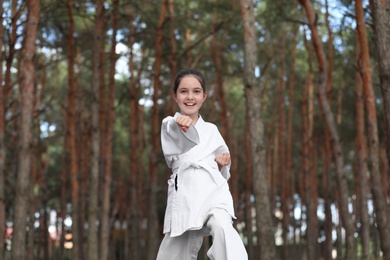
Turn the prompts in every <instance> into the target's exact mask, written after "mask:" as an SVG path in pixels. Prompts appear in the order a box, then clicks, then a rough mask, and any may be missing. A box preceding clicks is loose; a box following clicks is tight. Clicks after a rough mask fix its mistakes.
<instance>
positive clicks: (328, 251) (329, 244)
mask: <svg viewBox="0 0 390 260" xmlns="http://www.w3.org/2000/svg"><path fill="white" fill-rule="evenodd" d="M324 136H325V137H324V151H323V164H324V170H323V177H322V190H323V197H324V200H325V204H324V208H325V209H324V211H325V223H324V229H325V242H324V257H325V260H331V259H333V257H332V251H333V241H332V232H333V222H332V211H331V205H332V188H333V185H332V181H331V180H332V179H333V178H331V170H330V165H331V162H332V151H331V144H330V139H329V131H327V130H326V129H324Z"/></svg>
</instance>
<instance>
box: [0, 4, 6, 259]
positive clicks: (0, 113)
mask: <svg viewBox="0 0 390 260" xmlns="http://www.w3.org/2000/svg"><path fill="white" fill-rule="evenodd" d="M3 2H4V1H3V0H1V1H0V35H3V28H4V26H3V12H4V10H3ZM2 49H3V37H0V50H2ZM0 60H1V61H2V60H3V52H2V51H1V52H0ZM0 82H1V86H0V260H4V254H5V251H4V249H5V247H4V245H5V239H4V238H5V236H4V235H3V234H5V189H4V184H5V178H4V175H5V169H4V168H5V154H6V150H5V143H4V140H5V100H6V96H5V93H4V87H3V85H2V84H3V66H1V67H0Z"/></svg>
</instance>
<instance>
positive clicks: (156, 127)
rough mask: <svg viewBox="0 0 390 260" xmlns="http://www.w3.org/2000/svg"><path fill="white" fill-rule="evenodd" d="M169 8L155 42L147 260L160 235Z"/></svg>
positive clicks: (152, 255)
mask: <svg viewBox="0 0 390 260" xmlns="http://www.w3.org/2000/svg"><path fill="white" fill-rule="evenodd" d="M166 9H167V1H166V0H164V1H163V2H162V3H161V9H160V17H159V21H158V26H157V32H156V42H155V46H156V47H155V50H156V54H155V62H154V82H153V97H152V98H153V107H152V115H151V121H152V122H151V134H152V138H151V140H152V151H151V153H150V156H149V167H150V193H149V196H150V198H149V209H148V210H149V213H148V240H147V242H148V245H147V255H146V260H154V259H155V258H156V255H157V250H158V244H159V241H160V239H159V238H160V236H158V232H157V230H159V229H158V220H157V209H156V191H157V164H158V159H157V158H158V154H159V153H160V124H161V122H160V118H159V105H158V99H159V98H160V89H161V80H160V74H161V64H162V58H163V57H162V54H163V49H162V47H163V46H162V43H163V39H164V34H163V27H164V20H165V13H166Z"/></svg>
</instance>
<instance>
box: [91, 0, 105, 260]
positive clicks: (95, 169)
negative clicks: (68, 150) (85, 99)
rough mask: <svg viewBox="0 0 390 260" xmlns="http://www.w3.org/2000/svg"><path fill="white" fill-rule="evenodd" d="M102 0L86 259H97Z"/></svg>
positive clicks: (95, 57) (94, 78) (94, 70)
mask: <svg viewBox="0 0 390 260" xmlns="http://www.w3.org/2000/svg"><path fill="white" fill-rule="evenodd" d="M104 14H105V12H104V0H98V1H97V2H96V16H95V32H94V46H93V57H92V59H93V65H92V66H93V67H92V104H91V117H92V119H91V131H92V136H91V137H92V140H91V158H90V167H91V168H90V175H89V188H88V191H89V196H88V198H89V200H88V259H90V260H96V259H99V256H98V255H99V249H98V232H97V229H98V227H97V220H98V210H99V209H98V197H99V193H98V184H99V156H100V151H99V150H100V149H99V148H100V129H99V101H100V98H101V97H100V95H99V91H100V84H103V82H100V73H101V70H100V68H101V66H102V62H103V61H102V60H101V50H102V48H104Z"/></svg>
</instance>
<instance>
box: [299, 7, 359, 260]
mask: <svg viewBox="0 0 390 260" xmlns="http://www.w3.org/2000/svg"><path fill="white" fill-rule="evenodd" d="M300 3H301V4H302V6H303V7H304V8H305V10H306V14H307V17H308V22H309V27H310V30H311V37H312V42H313V46H314V49H315V53H316V56H317V60H318V66H319V83H318V99H319V103H320V107H321V110H322V113H323V116H324V119H325V122H326V126H327V128H328V129H329V133H330V137H331V144H332V151H333V156H334V160H335V166H336V175H337V183H338V186H339V191H340V215H341V219H342V223H343V224H344V227H345V232H346V236H345V238H346V256H345V258H346V259H354V258H355V253H356V251H355V239H354V227H353V223H352V217H351V214H350V213H349V211H348V186H347V180H346V176H345V175H344V155H343V151H342V147H341V143H340V137H339V133H338V131H337V126H336V123H335V119H334V115H333V113H332V111H331V108H330V105H329V102H328V100H327V97H326V83H327V76H328V74H327V61H326V56H325V52H324V50H323V46H322V42H321V39H320V36H319V34H318V31H317V27H316V24H315V20H316V15H315V12H314V10H313V6H312V4H311V1H310V0H300Z"/></svg>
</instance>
